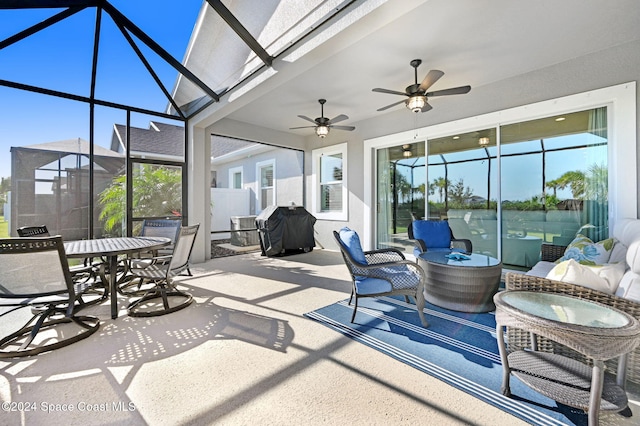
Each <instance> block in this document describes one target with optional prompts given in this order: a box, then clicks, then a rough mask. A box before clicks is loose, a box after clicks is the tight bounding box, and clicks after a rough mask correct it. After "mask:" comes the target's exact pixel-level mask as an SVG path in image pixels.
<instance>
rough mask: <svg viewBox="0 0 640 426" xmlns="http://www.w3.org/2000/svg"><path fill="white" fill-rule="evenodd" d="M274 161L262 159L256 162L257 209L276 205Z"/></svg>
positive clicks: (260, 209)
mask: <svg viewBox="0 0 640 426" xmlns="http://www.w3.org/2000/svg"><path fill="white" fill-rule="evenodd" d="M275 169H276V165H275V161H274V160H269V161H262V162H259V163H257V164H256V172H257V173H256V175H257V177H258V211H259V212H260V211H262V210H264V209H265V208H267V206H275V205H276V183H275Z"/></svg>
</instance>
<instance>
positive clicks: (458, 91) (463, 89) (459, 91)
mask: <svg viewBox="0 0 640 426" xmlns="http://www.w3.org/2000/svg"><path fill="white" fill-rule="evenodd" d="M470 90H471V86H460V87H452V88H451V89H443V90H436V91H435V92H429V93H425V96H427V97H430V96H445V95H464V94H465V93H469V91H470Z"/></svg>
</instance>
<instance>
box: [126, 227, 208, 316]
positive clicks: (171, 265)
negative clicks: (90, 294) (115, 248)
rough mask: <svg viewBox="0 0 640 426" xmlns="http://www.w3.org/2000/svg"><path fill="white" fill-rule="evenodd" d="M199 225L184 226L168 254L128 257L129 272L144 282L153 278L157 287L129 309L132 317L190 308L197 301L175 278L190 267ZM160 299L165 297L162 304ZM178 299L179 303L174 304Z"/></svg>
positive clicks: (149, 290)
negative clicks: (182, 288)
mask: <svg viewBox="0 0 640 426" xmlns="http://www.w3.org/2000/svg"><path fill="white" fill-rule="evenodd" d="M199 226H200V225H199V224H196V225H192V226H183V227H181V228H180V233H179V235H178V239H177V240H176V243H175V246H174V248H173V253H172V254H170V255H164V256H155V257H151V258H149V257H140V258H132V259H129V260H128V267H129V274H131V276H132V277H134V278H139V279H140V280H141V283H142V282H144V281H149V282H151V283H152V284H153V287H152V288H150V289H148V290H146V292H145V293H144V295H143V296H142V297H140V298H138V299H136V300H134V301H133V302H131V303H130V304H129V306H128V308H127V311H128V313H129V315H130V316H133V317H150V316H157V315H164V314H169V313H171V312H175V311H178V310H180V309H183V308H186V307H187V306H189V305H190V304H191V302H193V299H192V297H191V295H190V294H189V293H187V292H184V291H181V290H178V289H177V288H176V286H175V284H174V277H176V276H177V275H180V274H181V273H182V272H184V271H185V270H187V269H188V268H189V258H190V257H191V250H192V249H193V244H194V242H195V239H196V234H197V233H198V228H199ZM157 299H161V302H162V305H161V306H159V304H158V303H157V302H154V301H155V300H157ZM175 299H177V300H178V302H177V303H174V300H175Z"/></svg>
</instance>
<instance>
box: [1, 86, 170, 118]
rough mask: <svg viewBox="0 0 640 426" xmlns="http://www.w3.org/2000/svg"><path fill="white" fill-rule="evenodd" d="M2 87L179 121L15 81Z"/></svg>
mask: <svg viewBox="0 0 640 426" xmlns="http://www.w3.org/2000/svg"><path fill="white" fill-rule="evenodd" d="M0 86H4V87H11V88H13V89H19V90H26V91H28V92H34V93H40V94H43V95H49V96H56V97H58V98H64V99H71V100H73V101H79V102H85V103H88V104H91V103H92V102H93V103H94V104H96V105H100V106H106V107H109V108H117V109H123V110H128V111H133V112H138V113H140V114H148V115H154V116H156V117H164V118H169V119H171V120H177V119H178V118H177V117H176V116H175V115H173V114H166V113H161V112H158V111H151V110H149V109H144V108H138V107H133V106H129V105H123V104H118V103H115V102H108V101H102V100H100V99H91V98H88V97H86V96H80V95H74V94H72V93H66V92H59V91H57V90H51V89H45V88H42V87H37V86H31V85H28V84H23V83H16V82H15V81H9V80H2V79H0Z"/></svg>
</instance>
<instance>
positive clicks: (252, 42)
mask: <svg viewBox="0 0 640 426" xmlns="http://www.w3.org/2000/svg"><path fill="white" fill-rule="evenodd" d="M207 3H209V5H210V6H211V7H212V8H213V9H214V10H215V11H216V13H217V14H218V15H220V17H221V18H222V19H224V21H225V22H226V23H227V24H228V25H229V26H230V27H231V29H233V31H235V32H236V34H238V36H239V37H240V38H241V39H242V41H244V42H245V43H246V44H247V46H249V48H251V50H253V52H254V53H255V54H256V55H258V57H259V58H260V59H261V60H262V62H264V63H265V64H266V65H267V66H271V64H272V62H273V57H272V56H271V55H269V54H268V53H267V51H266V50H264V48H263V47H262V46H261V45H260V43H258V41H257V40H256V39H255V38H254V37H253V36H252V35H251V33H249V31H247V29H246V28H245V27H244V25H242V24H241V23H240V21H238V19H237V18H236V17H235V15H234V14H233V13H231V11H230V10H229V9H227V8H226V6H225V5H224V4H222V2H221V1H220V0H207Z"/></svg>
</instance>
